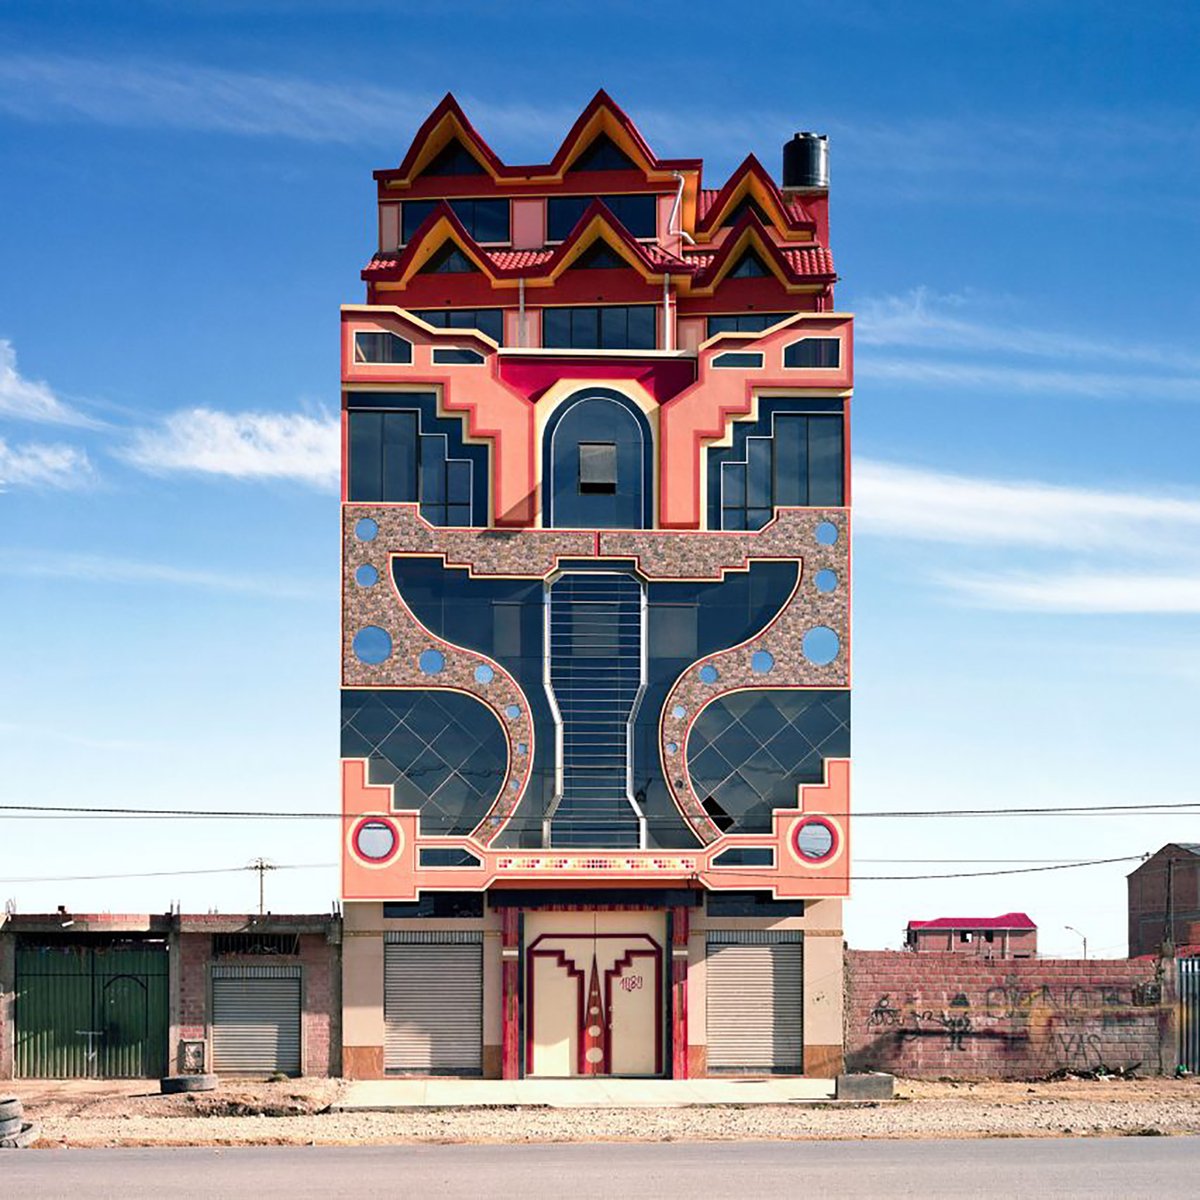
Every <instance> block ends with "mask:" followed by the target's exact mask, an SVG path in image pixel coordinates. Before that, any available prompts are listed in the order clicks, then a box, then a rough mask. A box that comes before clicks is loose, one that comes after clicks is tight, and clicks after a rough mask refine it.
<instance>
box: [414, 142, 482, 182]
mask: <svg viewBox="0 0 1200 1200" xmlns="http://www.w3.org/2000/svg"><path fill="white" fill-rule="evenodd" d="M421 174H422V175H485V174H487V172H486V171H484V169H483V167H482V166H481V165H480V162H479V160H478V159H477V158H476V157H475V156H474V155H473V154H471V153H470V152H469V151H468V150H467V148H466V147H465V146H464V145H463V144H462V142H460V141H459V140H458V138H453V139H452V140H451V141H449V142H447V143H446V145H445V146H443V147H442V148H441V150H439V151H438V152H437V154H435V155H434V157H433V161H432V162H431V163H430V164H429V166H427V167H426V168H425V170H423V171H422V172H421Z"/></svg>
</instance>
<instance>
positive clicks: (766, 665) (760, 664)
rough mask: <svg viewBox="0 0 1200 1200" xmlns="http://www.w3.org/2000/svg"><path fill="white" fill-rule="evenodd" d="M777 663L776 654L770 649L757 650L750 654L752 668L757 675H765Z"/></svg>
mask: <svg viewBox="0 0 1200 1200" xmlns="http://www.w3.org/2000/svg"><path fill="white" fill-rule="evenodd" d="M774 665H775V655H773V654H772V653H771V652H770V650H755V652H754V653H753V654H752V655H750V670H752V671H753V672H754V673H755V674H756V675H765V674H766V673H767V672H768V671H769V670H770V669H771V668H772V667H773V666H774Z"/></svg>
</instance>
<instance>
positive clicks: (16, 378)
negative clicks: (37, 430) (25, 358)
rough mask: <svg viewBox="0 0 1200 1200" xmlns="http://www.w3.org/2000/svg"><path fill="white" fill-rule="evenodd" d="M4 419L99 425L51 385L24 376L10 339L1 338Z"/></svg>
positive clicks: (0, 383)
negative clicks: (70, 403)
mask: <svg viewBox="0 0 1200 1200" xmlns="http://www.w3.org/2000/svg"><path fill="white" fill-rule="evenodd" d="M0 416H4V417H10V418H15V419H17V420H21V421H39V422H42V423H44V424H47V425H78V426H83V427H88V428H94V427H96V426H97V425H98V422H96V421H93V420H92V419H91V418H90V417H87V416H85V415H84V414H83V413H81V412H78V411H77V410H76V409H74V408H72V407H71V406H70V405H69V404H67V403H65V402H64V401H63V400H62V399H60V398H59V397H58V396H57V395H56V394H55V392H54V390H53V389H52V388H51V387H50V385H49V384H48V383H43V382H42V381H41V380H39V379H27V378H26V377H25V376H24V375H22V374H21V372H20V371H18V370H17V351H16V349H15V347H14V346H13V344H12V342H10V341H9V340H8V339H7V338H0Z"/></svg>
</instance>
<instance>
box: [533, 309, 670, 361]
mask: <svg viewBox="0 0 1200 1200" xmlns="http://www.w3.org/2000/svg"><path fill="white" fill-rule="evenodd" d="M655 340H656V317H655V309H654V305H652V304H635V305H605V306H604V307H603V308H544V309H542V345H543V346H546V347H551V348H555V349H581V350H594V349H602V350H653V349H654V347H655Z"/></svg>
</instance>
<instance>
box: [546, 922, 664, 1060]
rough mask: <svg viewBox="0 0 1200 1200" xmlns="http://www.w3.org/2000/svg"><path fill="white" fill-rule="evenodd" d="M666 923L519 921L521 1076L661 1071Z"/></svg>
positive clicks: (662, 1057)
mask: <svg viewBox="0 0 1200 1200" xmlns="http://www.w3.org/2000/svg"><path fill="white" fill-rule="evenodd" d="M665 945H666V917H665V914H663V913H648V912H588V911H582V912H555V913H529V914H527V915H526V917H525V1047H526V1051H525V1073H526V1075H530V1076H542V1077H560V1078H561V1077H566V1076H583V1075H628V1076H649V1077H653V1076H658V1075H662V1074H663V1069H664V1054H663V1011H664V1005H663V995H664V976H663V960H664V946H665Z"/></svg>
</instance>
